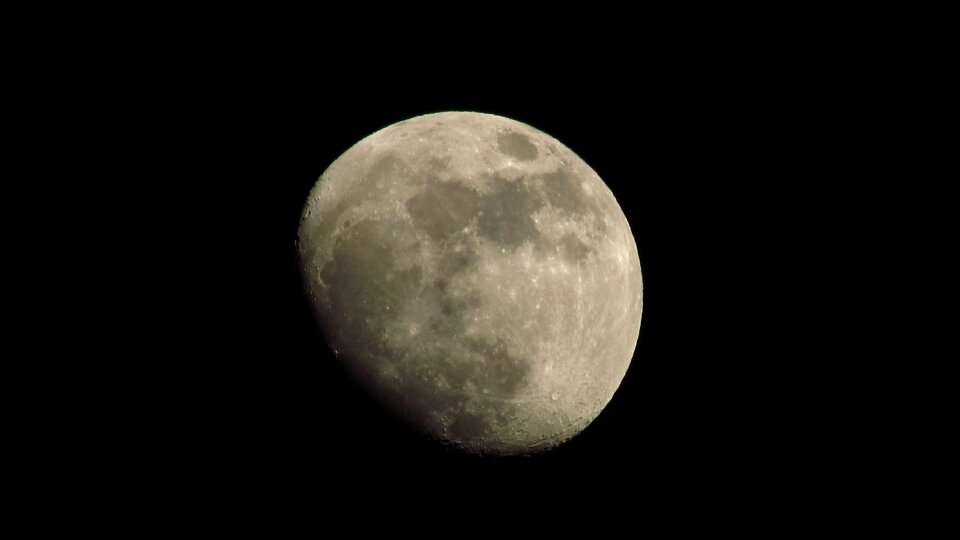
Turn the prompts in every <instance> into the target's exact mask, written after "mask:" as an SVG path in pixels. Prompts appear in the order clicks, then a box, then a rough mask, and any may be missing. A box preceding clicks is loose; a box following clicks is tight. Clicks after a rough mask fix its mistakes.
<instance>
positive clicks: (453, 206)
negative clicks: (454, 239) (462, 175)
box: [406, 180, 477, 240]
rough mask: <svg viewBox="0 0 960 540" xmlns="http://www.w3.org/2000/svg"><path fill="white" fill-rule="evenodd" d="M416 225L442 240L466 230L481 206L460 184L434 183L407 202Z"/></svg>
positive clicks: (472, 193) (473, 195) (473, 193)
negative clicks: (478, 206) (477, 207)
mask: <svg viewBox="0 0 960 540" xmlns="http://www.w3.org/2000/svg"><path fill="white" fill-rule="evenodd" d="M406 206H407V212H408V213H409V214H410V217H411V218H412V219H413V223H414V224H415V225H416V226H417V227H419V228H420V229H422V230H423V231H425V232H426V233H427V234H429V235H430V236H431V237H432V238H434V239H436V240H440V239H442V238H445V237H447V236H449V235H451V234H453V233H455V232H458V231H461V230H463V228H464V227H466V226H467V224H469V223H470V220H472V219H473V213H474V211H475V209H476V206H477V194H476V193H475V192H474V191H472V190H471V189H469V188H467V187H466V186H464V185H463V184H461V183H459V182H439V181H435V180H434V181H431V182H429V183H428V184H427V185H426V187H424V188H423V189H422V190H421V191H420V192H419V193H417V194H416V195H414V196H413V197H411V198H410V199H409V200H408V201H407V205H406Z"/></svg>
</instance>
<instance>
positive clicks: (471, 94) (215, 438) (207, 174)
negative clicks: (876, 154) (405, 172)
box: [160, 52, 821, 506]
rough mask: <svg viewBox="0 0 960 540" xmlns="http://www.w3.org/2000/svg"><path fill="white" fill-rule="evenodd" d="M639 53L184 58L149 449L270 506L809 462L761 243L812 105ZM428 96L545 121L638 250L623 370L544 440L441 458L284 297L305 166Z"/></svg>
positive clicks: (633, 484)
mask: <svg viewBox="0 0 960 540" xmlns="http://www.w3.org/2000/svg"><path fill="white" fill-rule="evenodd" d="M657 58H658V57H657V55H650V56H645V57H643V59H642V61H641V60H637V62H636V63H625V64H621V65H619V67H618V68H610V67H601V66H599V65H596V64H594V63H593V62H591V61H590V59H589V58H581V59H579V60H577V61H576V62H574V61H571V62H570V63H569V64H568V65H567V66H566V69H565V71H564V72H563V73H562V76H559V77H558V76H555V75H557V72H556V71H555V70H551V71H550V73H538V72H536V70H532V71H524V70H517V69H513V70H510V71H509V73H507V72H500V71H497V70H495V69H493V67H492V66H486V65H483V64H479V65H471V66H466V67H464V69H460V70H456V69H454V70H450V71H449V72H445V73H443V74H442V75H441V74H440V73H438V72H437V71H436V70H434V69H428V68H427V67H426V66H425V65H421V64H418V63H417V62H408V63H405V64H397V63H394V64H393V65H391V66H387V67H384V66H383V65H382V64H377V65H372V64H371V65H370V66H365V65H363V64H359V65H353V64H351V66H349V67H350V68H352V71H347V70H346V68H345V66H339V65H337V64H336V62H335V58H331V59H328V60H330V62H326V61H324V60H320V59H317V60H316V61H314V62H304V63H298V62H293V61H291V62H287V63H284V62H273V61H272V60H271V61H266V60H263V59H260V60H254V61H252V62H253V63H252V64H247V63H244V62H240V63H237V64H236V65H230V66H223V65H220V64H216V63H212V64H210V66H209V67H204V68H197V69H198V71H203V73H202V75H201V74H199V73H198V77H201V76H202V77H203V78H204V80H209V79H216V80H217V81H218V82H217V83H216V84H212V85H207V86H198V87H197V88H196V89H194V90H191V92H190V93H189V95H188V97H187V98H181V99H187V100H188V101H189V102H190V111H191V113H190V115H191V120H192V122H191V124H190V126H191V127H190V129H189V131H190V133H187V134H186V135H185V136H184V139H183V140H182V141H180V142H179V143H178V144H179V145H180V146H181V149H182V150H185V151H186V152H187V153H189V154H192V155H195V156H198V159H197V166H196V167H194V168H193V169H192V170H191V171H190V174H188V175H186V177H185V180H184V181H183V183H184V187H185V189H184V190H183V193H184V198H185V199H187V200H188V201H189V204H188V206H191V205H192V207H190V208H188V209H187V210H186V212H187V213H188V215H187V216H186V220H185V222H186V221H190V223H191V226H190V229H189V232H188V233H187V236H189V237H190V242H188V243H187V244H186V245H184V247H183V249H182V251H181V255H182V257H183V260H184V261H185V263H184V266H183V268H182V269H181V272H183V274H184V275H183V276H182V277H185V278H187V279H189V281H190V283H191V284H192V288H191V295H190V296H189V297H188V298H189V300H188V302H189V303H188V304H187V305H183V306H182V309H183V310H186V311H187V312H188V313H187V314H186V315H185V325H186V326H187V327H189V332H192V335H193V336H194V337H196V338H197V339H196V341H185V342H184V343H190V344H189V345H184V346H183V348H182V349H179V354H178V355H177V356H176V358H175V360H173V361H172V362H171V364H170V366H168V367H167V368H166V369H168V370H169V373H170V377H171V378H172V379H175V380H176V381H177V383H176V385H175V387H174V388H175V391H173V392H174V395H173V396H171V398H170V399H171V400H172V401H171V402H170V405H169V407H170V409H169V411H168V413H171V414H172V416H169V415H167V414H165V413H163V414H161V415H160V417H161V418H164V420H160V421H163V422H170V423H171V424H172V425H168V426H167V428H168V429H169V430H170V431H171V432H172V433H175V434H176V436H175V437H174V438H173V439H171V440H169V441H167V442H165V443H164V444H169V445H170V448H169V450H170V452H169V454H168V455H173V456H177V457H176V459H175V460H174V461H173V462H171V463H172V464H170V465H169V467H171V468H172V469H178V470H189V471H193V472H194V473H195V474H194V475H193V477H194V481H196V482H200V483H201V484H205V483H209V484H210V485H217V486H218V487H217V489H218V490H224V491H227V492H230V491H231V490H236V492H237V493H251V492H257V493H260V492H270V493H276V494H277V497H279V499H280V500H282V501H284V504H287V503H289V504H291V505H293V506H296V505H298V504H304V505H309V504H311V501H314V500H315V497H317V496H319V494H320V493H326V492H333V493H341V494H343V496H344V497H371V496H374V495H373V494H376V496H378V497H385V498H387V499H390V500H393V499H404V498H406V497H409V494H405V493H407V489H408V488H409V486H417V489H418V490H424V491H426V492H428V493H433V496H434V497H436V498H437V500H443V499H445V498H447V497H451V498H456V497H465V496H468V495H469V496H485V495H483V494H487V495H491V496H492V495H493V494H499V495H497V496H502V497H504V498H505V500H510V501H515V502H516V501H519V500H520V499H522V494H523V493H527V492H529V490H534V491H538V492H540V493H542V494H543V496H544V497H547V498H550V497H560V496H561V495H560V494H561V493H567V491H565V490H569V489H573V488H572V487H571V486H574V485H576V486H581V487H582V488H583V490H585V491H577V493H597V492H598V490H600V491H602V490H605V489H608V488H609V487H610V486H618V487H619V488H622V489H624V490H625V491H626V492H629V493H633V494H635V495H636V496H637V497H640V498H641V499H642V500H646V501H670V500H673V499H675V498H678V497H681V498H682V497H686V496H688V495H689V493H690V490H694V491H696V493H698V494H700V495H702V496H703V497H723V496H724V493H726V492H727V491H728V490H730V489H734V487H737V486H739V487H743V486H745V485H746V486H749V487H750V489H755V490H763V489H767V488H768V487H769V486H770V485H775V484H781V483H783V482H787V481H789V479H790V478H796V477H797V475H802V474H804V471H807V470H810V468H812V467H813V465H811V463H812V462H811V461H809V460H808V459H807V458H806V457H804V456H810V455H816V452H817V451H818V449H817V448H815V447H814V446H815V445H814V443H811V442H810V441H809V440H806V439H803V438H802V437H801V436H799V435H797V434H798V433H803V432H804V430H807V429H809V428H810V426H808V425H806V424H804V422H803V421H802V420H801V419H800V411H801V410H802V409H803V408H804V407H811V406H812V407H815V405H811V404H810V403H809V402H806V401H803V400H794V399H793V398H794V397H796V396H797V395H799V393H800V389H799V386H800V383H799V382H798V381H800V380H804V379H808V378H809V377H810V376H811V375H810V373H811V371H812V370H816V369H817V368H818V367H821V365H820V364H818V363H817V362H813V363H808V362H804V361H801V360H802V359H803V357H804V354H805V353H804V352H803V351H802V350H801V347H800V346H799V345H798V344H797V341H796V340H795V339H793V338H787V337H786V336H787V333H788V331H792V328H791V325H792V324H793V321H791V320H789V317H788V316H785V315H783V313H784V312H785V310H784V309H783V306H784V305H786V304H798V305H799V304H802V302H804V300H805V299H804V298H802V296H803V295H802V293H800V292H799V291H800V290H801V289H799V288H792V287H791V286H790V282H791V280H793V279H795V278H794V277H792V274H791V277H789V278H788V277H786V276H787V275H788V274H786V273H784V269H786V268H792V267H793V266H792V265H795V264H798V263H797V261H795V260H793V259H792V258H791V257H790V256H788V255H787V254H785V251H784V249H782V248H783V246H785V245H786V246H796V247H797V248H798V249H800V248H802V247H803V246H802V245H799V244H797V240H796V234H795V232H796V231H795V230H793V229H792V228H791V227H790V226H787V227H784V225H783V220H781V219H780V218H779V216H781V215H783V214H784V213H786V212H789V211H791V210H792V208H793V207H794V205H795V201H796V200H797V199H798V198H799V197H802V196H803V193H804V190H805V189H808V188H810V187H811V186H810V184H809V183H804V182H802V181H801V180H802V179H803V178H804V177H805V176H806V175H807V174H808V172H809V171H806V170H805V169H804V163H803V161H802V159H801V156H800V155H798V150H797V148H798V146H797V139H796V138H795V132H794V131H793V130H791V129H788V128H787V127H785V126H791V125H798V124H801V123H803V122H804V121H805V119H804V118H805V115H807V114H808V113H811V111H812V107H813V106H812V105H810V104H804V103H803V102H800V101H797V100H795V99H794V98H795V95H794V94H789V95H788V94H787V93H784V92H781V91H779V90H778V88H780V85H781V82H782V81H780V82H778V80H776V79H775V77H776V76H775V75H770V76H769V77H767V76H764V77H758V76H757V74H756V73H755V72H754V71H752V68H750V67H749V66H743V67H737V66H735V65H733V64H730V63H724V62H718V61H715V60H716V59H711V58H709V56H708V55H707V53H706V52H704V53H703V54H702V55H693V56H690V57H686V60H687V61H686V62H684V63H676V62H674V61H673V60H675V59H676V56H669V57H668V56H663V57H662V58H663V59H662V61H658V60H657ZM478 61H479V60H478ZM331 62H332V63H331ZM341 68H344V69H343V70H341ZM207 69H209V70H211V71H209V72H207V71H204V70H207ZM220 71H222V72H223V73H222V74H221V73H220ZM354 73H356V75H354ZM478 73H480V74H481V75H477V74H478ZM483 74H485V75H483ZM221 75H223V77H224V78H222V79H221V78H220V76H221ZM178 103H179V101H178ZM169 107H170V108H171V111H172V109H174V108H175V107H174V106H173V105H170V106H169ZM444 110H470V111H478V112H487V113H493V114H498V115H502V116H506V117H509V118H513V119H515V120H519V121H521V122H525V123H528V124H530V125H532V126H534V127H536V128H538V129H540V130H542V131H544V132H546V133H548V134H550V135H552V136H554V137H556V138H557V139H558V140H560V141H561V142H563V143H564V144H565V145H567V146H568V147H569V148H571V149H572V150H573V151H574V152H576V153H577V154H578V155H579V156H580V157H582V158H583V159H584V160H585V161H586V162H587V163H588V164H589V165H590V166H591V167H593V168H594V170H596V171H597V172H598V173H599V174H600V176H601V177H602V178H603V179H604V181H605V182H606V183H607V185H608V186H609V187H610V188H611V190H612V191H613V192H614V194H615V195H616V197H617V199H618V201H619V202H620V205H621V207H622V209H623V211H624V213H625V214H626V216H627V218H628V220H629V222H630V225H631V228H632V230H633V233H634V236H635V238H636V242H637V246H638V248H639V252H640V258H641V265H642V268H643V277H644V309H643V320H642V327H641V334H640V340H639V343H638V345H637V349H636V353H635V356H634V359H633V362H632V365H631V367H630V369H629V371H628V373H627V375H626V378H625V379H624V380H623V383H622V385H621V387H620V389H619V391H618V392H617V393H616V395H615V396H614V398H613V400H612V402H611V403H610V404H609V406H608V407H607V408H606V409H605V410H604V412H603V413H602V414H601V415H600V417H599V418H597V420H596V421H595V422H594V423H593V424H591V425H590V426H589V427H588V428H587V429H586V430H585V431H584V432H583V433H582V434H581V435H580V436H578V437H576V438H575V439H573V440H572V441H570V442H568V443H566V444H565V445H563V446H561V447H559V448H557V449H555V450H553V451H550V452H548V453H546V454H542V455H538V456H534V457H524V458H496V459H493V458H478V457H474V456H464V455H460V454H458V453H456V452H454V451H450V450H447V449H445V448H441V447H438V446H436V445H434V444H433V443H429V442H426V441H424V440H421V439H420V438H419V437H417V436H415V435H413V434H411V433H410V432H409V431H408V430H407V429H406V428H405V427H404V426H402V425H401V424H399V423H398V422H396V421H395V420H393V419H392V418H391V417H390V416H388V415H387V414H386V413H385V412H384V411H383V410H381V409H380V408H379V406H378V405H376V404H375V403H374V402H373V401H372V400H371V399H369V398H368V397H367V396H366V395H364V394H363V393H362V392H361V391H360V390H359V389H358V388H357V387H356V386H355V385H354V383H353V382H351V380H350V379H349V378H348V377H347V376H346V373H345V372H344V371H343V369H342V368H341V367H340V366H339V365H338V364H337V363H336V362H335V361H334V359H333V357H332V355H331V354H330V352H329V351H328V350H327V349H326V347H325V345H324V344H323V341H322V339H321V336H320V332H319V330H317V328H316V327H315V326H314V323H313V320H312V318H311V315H310V311H309V307H308V304H307V301H306V299H305V297H304V295H303V292H302V288H301V284H300V279H299V275H298V272H297V257H296V247H295V244H294V241H295V239H296V233H297V226H298V222H299V216H300V211H301V209H302V206H303V204H304V201H305V199H306V196H307V193H308V191H309V190H310V188H311V187H312V185H313V184H314V182H315V181H316V179H317V178H318V177H319V175H320V174H321V173H322V172H323V171H324V169H325V168H326V167H327V166H328V165H329V164H330V163H331V162H332V161H333V160H334V159H336V158H337V157H338V156H339V155H340V154H341V153H342V152H344V151H345V150H346V149H348V148H349V147H350V146H351V145H353V144H354V143H355V142H357V141H359V140H360V139H361V138H363V137H365V136H366V135H369V134H371V133H373V132H375V131H377V130H379V129H380V128H383V127H385V126H387V125H390V124H392V123H394V122H397V121H400V120H403V119H406V118H409V117H412V116H416V115H420V114H425V113H430V112H438V111H444ZM161 114H162V112H161ZM177 114H184V113H182V112H180V113H177ZM199 156H202V159H200V158H199ZM176 219H181V218H180V217H176ZM195 220H199V221H200V222H202V229H197V228H195V227H193V225H194V223H193V221H195ZM185 229H186V227H185ZM196 230H203V231H206V232H205V233H204V234H197V233H195V232H193V231H196ZM790 251H793V250H792V249H791V250H788V252H790ZM786 311H789V310H786ZM810 331H811V332H812V331H814V330H812V329H811V330H810ZM178 396H179V397H178ZM808 397H809V396H808ZM169 418H174V419H175V420H171V419H169ZM577 489H578V490H579V489H581V488H580V487H578V488H577ZM348 493H349V494H350V495H347V494H348ZM571 496H572V495H571ZM586 497H587V498H590V497H592V495H586ZM278 504H279V503H278ZM662 504H665V505H666V504H667V503H662Z"/></svg>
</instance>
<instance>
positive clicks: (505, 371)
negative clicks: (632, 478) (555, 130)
mask: <svg viewBox="0 0 960 540" xmlns="http://www.w3.org/2000/svg"><path fill="white" fill-rule="evenodd" d="M299 249H300V260H301V264H302V268H301V270H302V275H303V280H304V285H305V288H306V290H307V292H308V293H309V295H310V298H311V301H312V304H313V307H314V310H315V313H316V316H317V321H318V323H319V325H320V327H321V329H322V330H323V333H324V336H325V338H326V339H327V341H328V343H329V345H330V346H331V347H333V349H334V350H335V351H337V352H338V359H339V360H340V361H341V362H343V363H344V364H345V365H346V367H347V368H348V369H349V370H350V371H351V372H352V373H353V374H354V376H355V377H356V378H357V379H358V381H360V382H361V383H362V384H363V385H364V386H365V387H366V388H367V389H368V391H369V392H370V394H371V395H372V396H374V397H376V398H377V399H378V400H380V401H381V402H382V403H383V404H384V405H385V406H386V407H387V408H388V409H389V410H391V411H392V412H394V413H395V414H397V415H399V416H400V417H402V418H403V419H405V420H406V421H407V422H408V423H409V424H410V425H411V426H412V427H413V428H415V429H417V430H418V431H421V432H423V433H425V434H427V435H428V436H430V437H433V438H435V439H437V440H439V441H441V442H444V443H447V444H451V445H454V446H456V447H459V448H461V449H464V450H466V451H469V452H477V453H487V454H501V455H503V454H524V453H532V452H539V451H542V450H545V449H548V448H552V447H554V446H556V445H558V444H561V443H562V442H564V441H566V440H568V439H569V438H571V437H573V436H574V435H576V434H577V433H579V432H580V431H581V430H582V429H583V428H584V427H586V426H587V425H588V424H589V423H590V422H591V421H593V419H594V418H596V416H597V415H598V414H599V413H600V411H601V410H602V409H603V408H604V407H605V406H606V404H607V403H608V402H609V401H610V399H611V398H612V396H613V394H614V392H616V390H617V388H618V386H619V385H620V381H621V380H622V378H623V376H624V374H625V373H626V370H627V368H628V366H629V364H630V361H631V358H632V356H633V352H634V348H635V346H636V342H637V337H638V334H639V329H640V315H641V309H642V288H643V285H642V281H641V273H640V261H639V256H638V254H637V248H636V244H635V242H634V239H633V235H632V234H631V231H630V227H629V225H628V223H627V220H626V218H625V217H624V215H623V212H622V211H621V209H620V206H619V205H618V204H617V201H616V200H615V199H614V197H613V194H612V193H611V192H610V190H609V189H608V188H607V186H606V185H605V184H604V183H603V181H602V180H601V179H600V177H599V176H598V175H597V174H596V173H595V172H594V171H593V170H592V169H591V168H590V167H589V166H588V165H587V164H586V163H584V162H583V160H581V159H580V158H579V157H577V156H576V155H575V154H574V153H573V152H572V151H570V150H569V149H567V148H566V147H564V146H563V145H562V144H561V143H560V142H559V141H557V140H556V139H553V138H552V137H550V136H549V135H546V134H544V133H542V132H540V131H538V130H536V129H534V128H532V127H530V126H528V125H525V124H522V123H519V122H516V121H513V120H510V119H507V118H502V117H498V116H493V115H487V114H479V113H467V112H449V113H438V114H431V115H426V116H420V117H416V118H413V119H410V120H406V121H404V122H400V123H397V124H394V125H391V126H389V127H387V128H385V129H383V130H381V131H378V132H377V133H374V134H373V135H371V136H369V137H367V138H365V139H363V140H362V141H360V142H359V143H357V144H356V145H354V146H353V147H352V148H350V149H349V150H348V151H346V152H345V153H344V154H343V155H342V156H340V157H339V158H338V159H337V160H336V161H335V162H334V163H333V164H332V165H331V166H330V167H329V168H328V169H327V170H326V172H324V174H323V175H322V176H321V177H320V180H319V181H318V182H317V184H316V186H315V187H314V189H313V190H312V191H311V193H310V196H309V199H308V201H307V204H306V207H305V209H304V213H303V218H302V220H301V224H300V232H299Z"/></svg>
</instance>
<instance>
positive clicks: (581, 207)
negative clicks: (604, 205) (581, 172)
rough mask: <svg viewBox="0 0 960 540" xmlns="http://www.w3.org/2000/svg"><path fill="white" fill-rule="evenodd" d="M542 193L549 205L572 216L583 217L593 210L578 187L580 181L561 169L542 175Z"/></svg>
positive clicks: (581, 189) (590, 203) (590, 202)
mask: <svg viewBox="0 0 960 540" xmlns="http://www.w3.org/2000/svg"><path fill="white" fill-rule="evenodd" d="M543 192H544V195H546V196H547V200H548V201H550V204H551V205H553V206H555V207H556V208H560V209H561V210H566V211H567V212H570V213H572V214H578V215H583V214H586V213H588V212H590V211H593V210H595V207H594V206H593V205H592V201H590V200H589V198H588V197H587V194H586V193H585V192H584V191H583V188H582V187H581V186H580V179H579V178H577V176H576V175H574V174H571V173H570V172H568V171H565V170H563V169H560V170H558V171H554V172H552V173H546V174H544V175H543Z"/></svg>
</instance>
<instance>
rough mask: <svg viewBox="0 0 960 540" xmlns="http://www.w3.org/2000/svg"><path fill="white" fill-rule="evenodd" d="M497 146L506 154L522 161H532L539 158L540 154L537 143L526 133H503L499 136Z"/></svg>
mask: <svg viewBox="0 0 960 540" xmlns="http://www.w3.org/2000/svg"><path fill="white" fill-rule="evenodd" d="M497 148H499V149H500V151H501V152H503V153H504V154H506V155H508V156H510V157H514V158H517V159H519V160H520V161H532V160H534V159H537V156H538V155H539V153H538V152H537V147H536V145H534V144H533V143H532V142H530V139H528V138H527V136H526V135H521V134H520V133H514V132H512V131H511V132H507V133H502V134H500V135H499V136H498V137H497Z"/></svg>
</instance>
